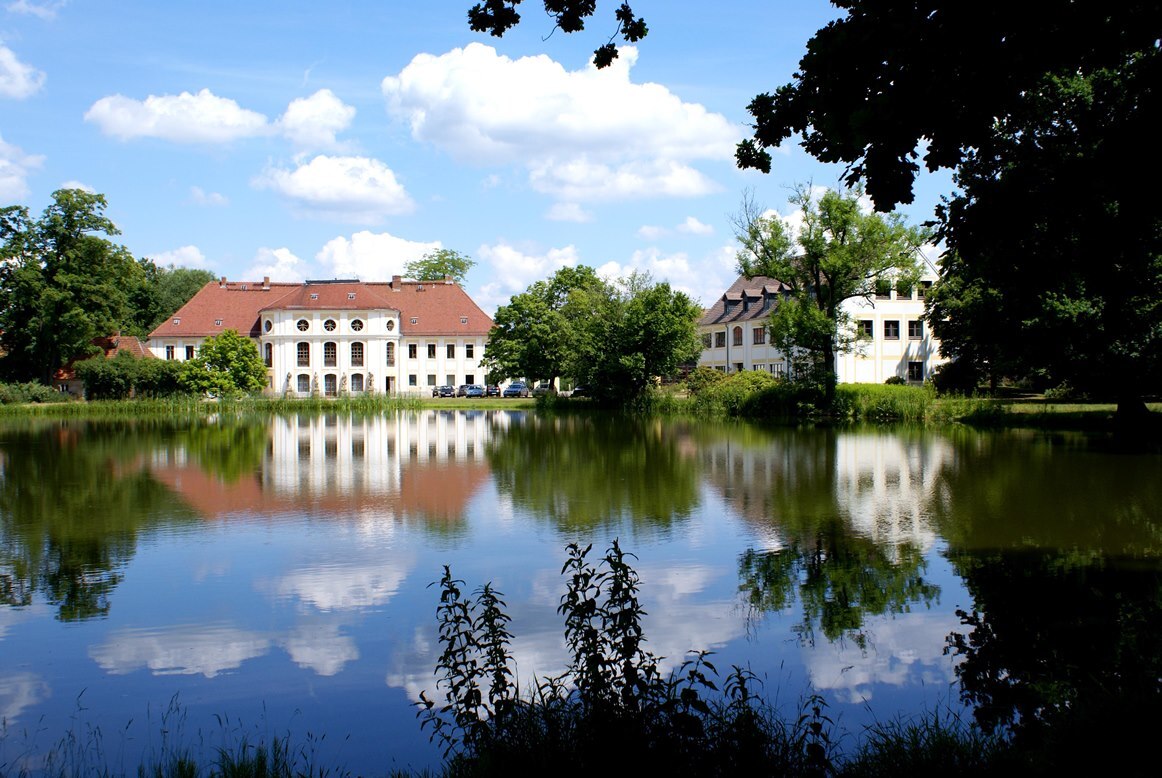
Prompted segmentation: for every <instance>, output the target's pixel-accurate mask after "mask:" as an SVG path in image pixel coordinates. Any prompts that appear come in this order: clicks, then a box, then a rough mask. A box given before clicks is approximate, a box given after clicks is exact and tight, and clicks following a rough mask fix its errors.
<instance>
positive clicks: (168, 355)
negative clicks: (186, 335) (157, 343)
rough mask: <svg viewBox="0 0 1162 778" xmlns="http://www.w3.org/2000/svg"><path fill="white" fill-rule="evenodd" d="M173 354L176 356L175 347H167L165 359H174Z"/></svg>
mask: <svg viewBox="0 0 1162 778" xmlns="http://www.w3.org/2000/svg"><path fill="white" fill-rule="evenodd" d="M173 354H174V349H173V346H166V347H165V358H166V359H173Z"/></svg>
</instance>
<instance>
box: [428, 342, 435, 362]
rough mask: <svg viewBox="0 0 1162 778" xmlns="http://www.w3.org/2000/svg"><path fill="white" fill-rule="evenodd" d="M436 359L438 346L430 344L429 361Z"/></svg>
mask: <svg viewBox="0 0 1162 778" xmlns="http://www.w3.org/2000/svg"><path fill="white" fill-rule="evenodd" d="M435 358H436V344H435V343H429V344H428V359H435Z"/></svg>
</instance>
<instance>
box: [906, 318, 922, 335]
mask: <svg viewBox="0 0 1162 778" xmlns="http://www.w3.org/2000/svg"><path fill="white" fill-rule="evenodd" d="M923 337H924V322H923V321H921V320H920V319H910V320H909V321H908V340H921V339H922V338H923Z"/></svg>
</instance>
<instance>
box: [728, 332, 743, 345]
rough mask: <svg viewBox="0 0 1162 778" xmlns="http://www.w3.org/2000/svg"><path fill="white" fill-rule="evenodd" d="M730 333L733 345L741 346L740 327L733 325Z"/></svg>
mask: <svg viewBox="0 0 1162 778" xmlns="http://www.w3.org/2000/svg"><path fill="white" fill-rule="evenodd" d="M730 334H731V340H732V341H733V345H735V346H741V345H742V327H735V328H734V330H733V331H732V332H731V333H730Z"/></svg>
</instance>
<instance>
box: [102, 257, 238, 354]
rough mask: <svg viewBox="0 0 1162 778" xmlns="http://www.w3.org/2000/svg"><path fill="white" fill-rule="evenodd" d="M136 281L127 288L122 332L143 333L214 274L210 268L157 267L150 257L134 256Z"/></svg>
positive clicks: (210, 279) (168, 315) (170, 312)
mask: <svg viewBox="0 0 1162 778" xmlns="http://www.w3.org/2000/svg"><path fill="white" fill-rule="evenodd" d="M137 264H138V266H139V267H140V268H141V275H140V283H139V284H138V285H137V286H136V287H135V288H134V289H132V290H131V291H130V292H129V307H130V312H129V320H128V321H127V322H126V326H125V328H124V330H123V331H124V332H125V334H127V335H136V336H138V337H144V336H146V335H148V334H149V333H151V332H153V330H155V329H156V328H157V326H158V325H159V324H161V323H162V322H163V321H165V320H166V319H168V318H169V317H170V316H173V314H174V312H175V311H177V310H178V309H179V308H181V307H182V306H183V305H185V304H186V303H187V302H189V301H190V298H192V297H193V296H194V295H195V294H197V293H198V291H199V290H200V289H201V288H202V287H203V286H205V285H206V284H208V283H210V282H211V281H213V280H214V279H215V278H217V276H216V275H215V274H214V273H213V271H210V270H199V269H196V268H189V267H175V266H173V265H170V266H169V267H158V266H157V265H156V264H155V263H154V262H153V260H151V259H139V260H137Z"/></svg>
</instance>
